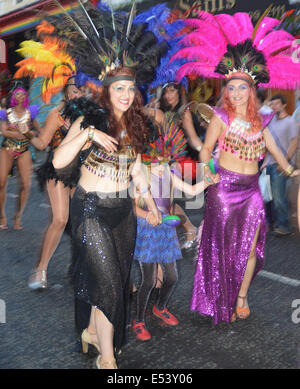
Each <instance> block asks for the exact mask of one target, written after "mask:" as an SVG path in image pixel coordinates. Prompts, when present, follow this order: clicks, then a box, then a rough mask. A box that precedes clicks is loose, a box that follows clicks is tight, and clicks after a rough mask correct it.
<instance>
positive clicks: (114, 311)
mask: <svg viewBox="0 0 300 389" xmlns="http://www.w3.org/2000/svg"><path fill="white" fill-rule="evenodd" d="M118 196H119V197H117V198H110V197H107V196H106V194H104V193H100V192H86V191H85V190H84V189H83V188H82V187H81V186H77V188H76V190H75V193H74V196H73V198H72V201H71V224H72V242H73V244H72V250H73V258H72V264H71V266H70V276H71V279H72V283H73V286H74V291H75V321H76V325H77V329H78V331H80V332H81V331H82V330H83V329H84V328H86V327H87V326H88V323H89V318H90V312H91V306H95V307H96V308H99V309H100V310H101V311H102V312H103V313H104V314H105V316H106V317H107V319H108V320H109V321H110V322H111V323H112V324H113V326H114V346H115V348H116V349H117V350H119V349H120V348H121V347H122V346H123V345H124V344H125V343H126V327H127V324H129V320H130V319H129V296H130V290H129V287H130V270H131V264H132V260H133V253H134V247H135V238H136V217H135V215H134V213H133V207H132V199H131V198H130V196H129V195H128V193H127V191H124V192H119V193H118ZM124 197H125V198H124Z"/></svg>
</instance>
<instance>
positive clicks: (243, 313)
mask: <svg viewBox="0 0 300 389" xmlns="http://www.w3.org/2000/svg"><path fill="white" fill-rule="evenodd" d="M238 298H240V299H242V300H243V305H244V302H245V299H246V298H247V295H246V296H238ZM235 312H236V315H237V317H238V318H239V319H242V320H244V319H247V317H248V316H249V315H250V308H249V307H246V308H242V307H238V306H236V308H235Z"/></svg>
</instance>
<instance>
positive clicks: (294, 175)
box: [290, 169, 300, 177]
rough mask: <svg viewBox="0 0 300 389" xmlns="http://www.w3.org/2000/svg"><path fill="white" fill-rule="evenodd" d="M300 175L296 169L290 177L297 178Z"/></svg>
mask: <svg viewBox="0 0 300 389" xmlns="http://www.w3.org/2000/svg"><path fill="white" fill-rule="evenodd" d="M299 175H300V169H296V170H294V171H293V173H292V174H291V175H290V177H297V176H299Z"/></svg>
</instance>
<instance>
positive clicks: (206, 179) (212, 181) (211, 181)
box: [204, 172, 220, 188]
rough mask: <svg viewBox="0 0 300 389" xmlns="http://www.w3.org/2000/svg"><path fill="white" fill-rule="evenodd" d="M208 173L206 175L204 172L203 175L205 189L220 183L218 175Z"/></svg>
mask: <svg viewBox="0 0 300 389" xmlns="http://www.w3.org/2000/svg"><path fill="white" fill-rule="evenodd" d="M209 173H210V174H208V172H205V175H204V187H205V188H207V187H208V186H210V185H214V184H217V183H218V182H220V176H219V174H212V173H211V172H209ZM211 177H212V178H211Z"/></svg>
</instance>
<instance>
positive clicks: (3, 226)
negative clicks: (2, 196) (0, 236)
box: [0, 217, 8, 230]
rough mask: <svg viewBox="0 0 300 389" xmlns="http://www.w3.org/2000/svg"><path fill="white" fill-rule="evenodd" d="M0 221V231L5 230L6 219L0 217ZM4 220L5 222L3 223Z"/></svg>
mask: <svg viewBox="0 0 300 389" xmlns="http://www.w3.org/2000/svg"><path fill="white" fill-rule="evenodd" d="M0 220H1V221H2V223H0V230H7V229H8V225H7V222H6V217H1V218H0ZM4 220H5V223H3V221H4Z"/></svg>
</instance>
